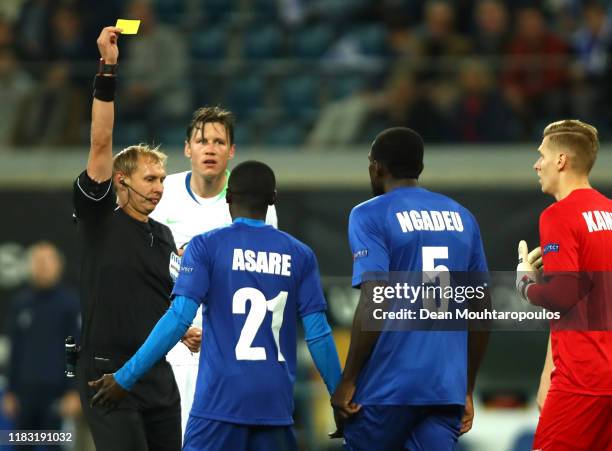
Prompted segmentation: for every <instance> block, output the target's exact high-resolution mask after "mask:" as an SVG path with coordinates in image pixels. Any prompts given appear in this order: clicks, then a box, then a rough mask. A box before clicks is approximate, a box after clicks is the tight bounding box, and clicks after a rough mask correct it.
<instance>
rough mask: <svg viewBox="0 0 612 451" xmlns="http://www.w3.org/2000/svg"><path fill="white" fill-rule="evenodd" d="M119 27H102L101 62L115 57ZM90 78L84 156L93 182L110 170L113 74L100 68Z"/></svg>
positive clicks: (110, 61) (105, 177) (111, 62)
mask: <svg viewBox="0 0 612 451" xmlns="http://www.w3.org/2000/svg"><path fill="white" fill-rule="evenodd" d="M120 33H121V29H120V28H116V27H106V28H104V29H103V30H102V32H101V33H100V36H98V40H97V44H98V50H99V51H100V56H101V58H102V60H103V62H102V63H101V66H102V65H106V68H107V69H108V66H113V65H116V64H117V61H118V58H119V48H118V46H117V40H118V39H119V34H120ZM100 72H101V74H98V75H96V79H95V81H94V99H93V104H92V106H91V145H90V148H89V159H88V160H87V175H89V177H90V178H91V179H92V180H95V181H96V182H103V181H106V180H109V179H110V178H111V176H112V174H113V124H114V120H115V102H114V95H115V83H116V77H115V75H114V74H106V73H104V72H106V71H105V70H101V71H100Z"/></svg>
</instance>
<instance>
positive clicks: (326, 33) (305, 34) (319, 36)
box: [293, 24, 334, 58]
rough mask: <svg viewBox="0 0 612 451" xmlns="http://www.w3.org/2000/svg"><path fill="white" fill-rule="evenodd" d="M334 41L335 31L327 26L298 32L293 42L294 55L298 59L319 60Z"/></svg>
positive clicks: (308, 28)
mask: <svg viewBox="0 0 612 451" xmlns="http://www.w3.org/2000/svg"><path fill="white" fill-rule="evenodd" d="M333 41H334V31H333V29H332V28H331V27H330V26H329V25H327V24H317V25H313V26H309V27H305V28H303V29H301V30H298V31H297V32H296V34H295V38H294V41H293V55H294V56H296V57H298V58H319V57H321V56H323V54H324V53H325V51H326V50H327V49H328V48H329V47H330V46H331V44H332V43H333Z"/></svg>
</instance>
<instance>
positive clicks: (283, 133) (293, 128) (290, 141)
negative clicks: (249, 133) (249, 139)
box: [262, 121, 307, 148]
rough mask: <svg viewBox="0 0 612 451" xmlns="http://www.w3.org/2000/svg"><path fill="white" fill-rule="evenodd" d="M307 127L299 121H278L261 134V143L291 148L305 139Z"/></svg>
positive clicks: (301, 143)
mask: <svg viewBox="0 0 612 451" xmlns="http://www.w3.org/2000/svg"><path fill="white" fill-rule="evenodd" d="M306 133H307V128H306V126H305V125H304V124H303V123H301V122H295V121H294V122H288V121H284V122H280V123H278V124H273V126H272V127H270V128H269V129H268V130H266V132H265V133H264V136H263V143H262V144H263V145H264V146H269V147H287V148H292V147H295V146H301V145H303V144H304V140H305V139H306Z"/></svg>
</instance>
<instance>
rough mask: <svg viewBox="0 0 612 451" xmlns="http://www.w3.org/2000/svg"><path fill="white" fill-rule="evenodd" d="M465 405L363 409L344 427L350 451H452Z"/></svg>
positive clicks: (374, 407)
mask: <svg viewBox="0 0 612 451" xmlns="http://www.w3.org/2000/svg"><path fill="white" fill-rule="evenodd" d="M463 409H464V408H463V406H459V405H450V406H362V407H361V410H360V411H359V413H357V415H355V417H354V418H353V419H351V420H349V421H348V422H347V423H346V424H345V426H344V439H345V444H344V447H345V449H346V450H347V451H362V450H363V451H379V450H380V451H383V450H384V451H401V450H410V451H452V450H454V449H455V445H456V443H457V439H458V438H459V430H460V428H461V417H462V416H463Z"/></svg>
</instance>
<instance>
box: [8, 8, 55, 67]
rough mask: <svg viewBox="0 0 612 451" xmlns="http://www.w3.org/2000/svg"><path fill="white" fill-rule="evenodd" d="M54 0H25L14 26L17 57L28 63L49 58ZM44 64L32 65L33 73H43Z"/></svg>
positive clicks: (40, 61)
mask: <svg viewBox="0 0 612 451" xmlns="http://www.w3.org/2000/svg"><path fill="white" fill-rule="evenodd" d="M55 3H56V1H55V0H26V1H25V3H24V4H23V6H22V8H21V12H20V14H19V18H18V19H17V23H16V27H15V43H16V45H17V50H18V55H19V59H20V60H22V61H25V62H28V63H42V62H45V61H47V60H48V59H49V49H50V44H51V20H50V19H51V16H52V15H53V11H54V9H55ZM43 66H44V65H43V64H38V65H36V66H32V68H31V70H32V72H33V73H34V74H39V73H44V67H43Z"/></svg>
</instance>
